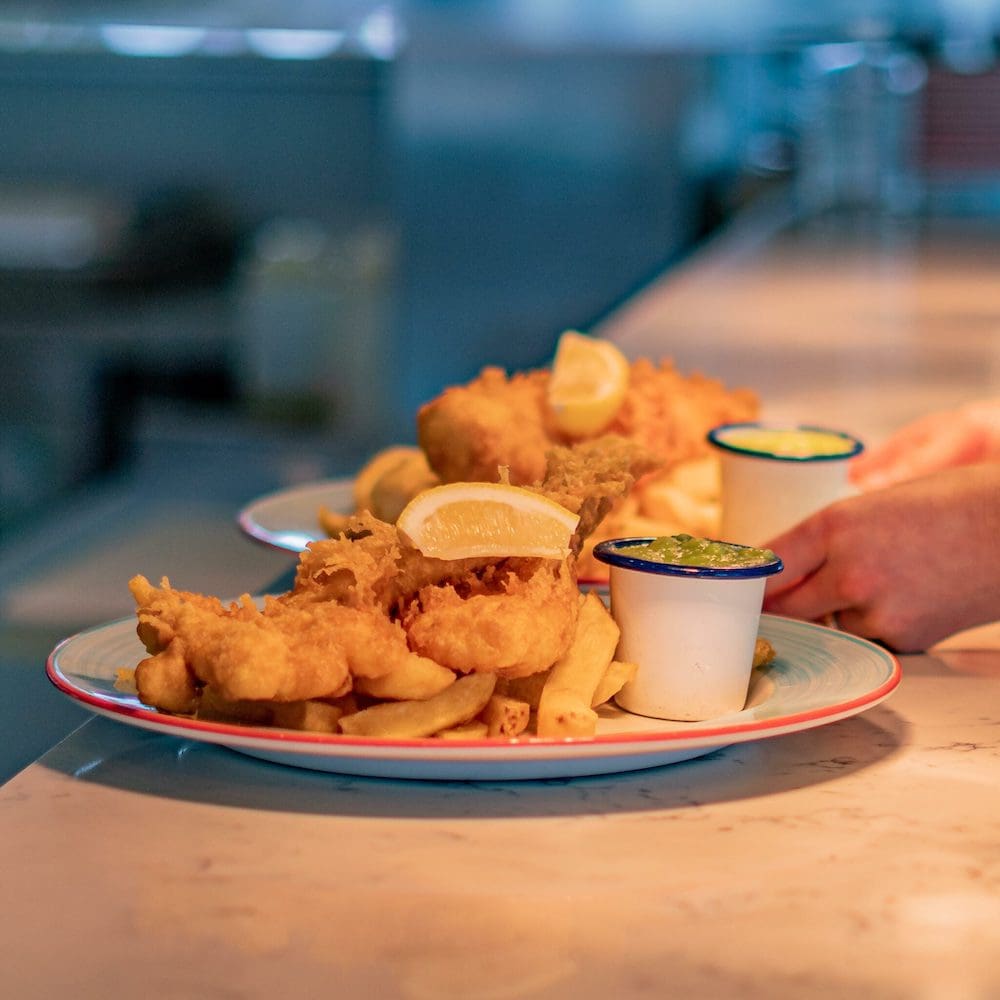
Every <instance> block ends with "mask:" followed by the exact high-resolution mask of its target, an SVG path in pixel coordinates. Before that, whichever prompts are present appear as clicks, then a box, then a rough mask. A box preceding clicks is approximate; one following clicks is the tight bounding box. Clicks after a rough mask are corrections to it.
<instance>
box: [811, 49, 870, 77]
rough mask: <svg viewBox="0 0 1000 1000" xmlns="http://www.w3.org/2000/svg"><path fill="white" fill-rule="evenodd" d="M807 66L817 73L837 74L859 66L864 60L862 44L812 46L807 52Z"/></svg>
mask: <svg viewBox="0 0 1000 1000" xmlns="http://www.w3.org/2000/svg"><path fill="white" fill-rule="evenodd" d="M806 54H807V58H808V61H809V64H810V65H811V66H812V68H813V69H815V70H816V71H817V72H818V73H823V74H825V73H837V72H839V71H840V70H844V69H850V68H851V67H852V66H858V65H860V64H861V63H862V62H863V61H864V58H865V46H864V43H862V42H831V43H829V44H826V45H813V46H811V47H810V48H809V49H808V50H807V53H806Z"/></svg>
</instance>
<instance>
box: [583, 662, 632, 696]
mask: <svg viewBox="0 0 1000 1000" xmlns="http://www.w3.org/2000/svg"><path fill="white" fill-rule="evenodd" d="M638 669H639V665H638V664H637V663H626V662H625V661H624V660H612V661H611V662H610V663H609V664H608V669H607V670H605V671H604V676H603V677H602V678H601V680H600V683H599V684H598V685H597V690H596V691H595V692H594V697H593V698H592V699H591V702H590V707H591V708H597V706H598V705H603V704H604V703H605V702H608V701H611V699H612V698H614V696H615V695H616V694H618V692H619V691H621V689H622V688H623V687H625V685H626V684H628V682H629V681H630V680H632V678H633V677H635V672H636V671H637V670H638Z"/></svg>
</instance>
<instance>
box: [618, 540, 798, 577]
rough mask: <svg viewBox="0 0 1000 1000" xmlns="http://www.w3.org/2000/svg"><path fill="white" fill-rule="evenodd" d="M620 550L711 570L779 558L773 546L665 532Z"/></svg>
mask: <svg viewBox="0 0 1000 1000" xmlns="http://www.w3.org/2000/svg"><path fill="white" fill-rule="evenodd" d="M618 552H619V554H620V555H623V556H628V557H630V558H632V559H646V560H648V561H649V562H656V563H665V564H670V565H674V566H704V567H706V568H709V569H734V568H737V567H740V566H765V565H767V564H768V563H773V562H774V561H775V560H776V559H777V558H778V557H777V556H776V555H775V554H774V553H773V552H772V551H771V550H770V549H758V548H754V547H753V546H746V545H732V544H730V543H729V542H718V541H714V540H713V539H710V538H696V537H695V536H693V535H663V536H662V537H660V538H654V539H652V541H649V542H646V543H644V544H641V545H628V546H622V547H621V548H619V549H618Z"/></svg>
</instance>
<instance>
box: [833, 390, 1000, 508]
mask: <svg viewBox="0 0 1000 1000" xmlns="http://www.w3.org/2000/svg"><path fill="white" fill-rule="evenodd" d="M995 459H1000V399H996V400H992V399H991V400H983V401H981V402H976V403H970V404H968V405H966V406H963V407H960V408H959V409H957V410H947V411H941V412H938V413H930V414H928V415H927V416H925V417H921V418H920V419H919V420H916V421H914V422H913V423H912V424H907V425H906V426H905V427H903V428H901V429H900V430H899V431H897V432H896V433H895V434H893V435H891V436H890V437H889V438H888V439H887V440H886V441H885V442H884V443H883V444H881V445H877V446H875V447H872V448H870V449H867V450H865V451H863V452H862V453H861V454H860V455H859V456H858V457H857V458H856V459H854V460H853V461H852V462H851V469H850V476H851V481H852V482H853V483H854V485H855V486H857V487H858V488H859V489H862V490H871V489H880V488H882V487H884V486H889V485H891V484H893V483H900V482H904V481H906V480H908V479H914V478H916V477H917V476H923V475H927V474H928V473H930V472H937V471H939V470H941V469H948V468H954V467H956V466H960V465H971V464H973V463H975V462H985V461H992V460H995Z"/></svg>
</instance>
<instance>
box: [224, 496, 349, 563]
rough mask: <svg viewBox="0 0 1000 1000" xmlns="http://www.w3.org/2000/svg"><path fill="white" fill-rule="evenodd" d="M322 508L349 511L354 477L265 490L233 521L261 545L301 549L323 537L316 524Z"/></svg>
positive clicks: (339, 512)
mask: <svg viewBox="0 0 1000 1000" xmlns="http://www.w3.org/2000/svg"><path fill="white" fill-rule="evenodd" d="M321 507H328V508H329V509H330V510H332V511H336V512H337V513H338V514H350V513H352V512H353V510H354V493H353V480H351V479H327V480H323V481H321V482H318V483H307V484H304V485H302V486H295V487H291V488H290V489H286V490H278V491H277V492H275V493H268V494H267V495H266V496H263V497H259V498H258V499H257V500H254V501H252V502H251V503H249V504H247V505H246V506H245V507H244V508H243V509H242V510H241V511H240V512H239V514H238V515H237V517H236V521H237V523H238V524H239V526H240V529H241V530H242V531H243V532H244V533H245V534H247V535H249V536H250V537H251V538H253V539H254V540H256V541H258V542H263V544H264V545H269V546H270V547H271V548H273V549H280V550H282V551H283V552H301V551H302V550H303V549H304V548H305V547H306V546H307V545H308V544H309V543H310V542H315V541H318V540H319V539H321V538H325V537H326V535H325V534H324V532H323V529H322V528H321V527H320V523H319V511H320V508H321Z"/></svg>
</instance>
